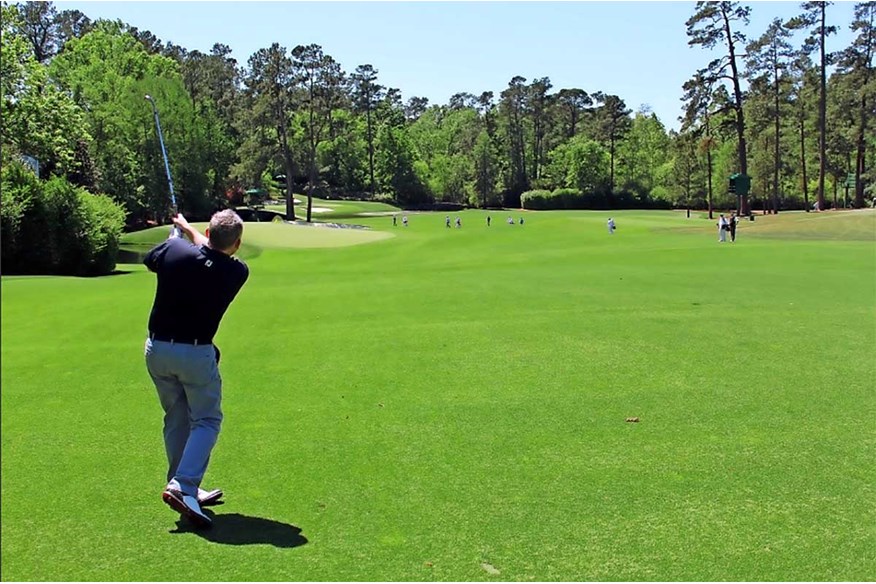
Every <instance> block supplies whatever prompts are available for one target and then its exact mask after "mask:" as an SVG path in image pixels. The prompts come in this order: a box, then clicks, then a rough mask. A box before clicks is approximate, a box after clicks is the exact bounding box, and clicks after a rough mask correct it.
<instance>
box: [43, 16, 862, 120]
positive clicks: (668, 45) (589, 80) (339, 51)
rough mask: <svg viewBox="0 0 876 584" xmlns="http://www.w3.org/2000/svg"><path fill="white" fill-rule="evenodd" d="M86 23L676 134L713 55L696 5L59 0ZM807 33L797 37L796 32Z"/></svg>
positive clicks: (424, 90) (832, 45)
mask: <svg viewBox="0 0 876 584" xmlns="http://www.w3.org/2000/svg"><path fill="white" fill-rule="evenodd" d="M55 4H56V6H57V7H58V8H59V9H74V8H75V9H78V10H80V11H82V12H83V13H85V14H86V15H87V16H88V17H90V18H91V19H97V18H110V19H121V20H123V21H124V22H127V23H128V24H131V25H133V26H136V27H137V28H139V29H145V30H149V31H151V32H152V33H153V34H155V35H156V36H157V37H159V38H160V39H161V40H162V41H172V42H173V43H175V44H177V45H181V46H183V47H185V48H187V49H189V50H194V49H198V50H200V51H204V52H207V51H209V50H210V48H211V47H212V46H213V44H214V43H217V42H220V43H223V44H226V45H228V46H229V47H231V49H232V51H233V56H234V58H235V59H237V61H238V63H239V64H241V65H244V64H246V61H247V60H248V59H249V57H250V55H252V54H253V53H254V52H255V51H257V50H258V49H260V48H264V47H268V46H270V45H271V44H272V43H274V42H278V43H280V44H281V45H283V46H285V47H287V48H288V49H290V50H291V49H292V48H293V47H295V46H296V45H299V44H310V43H316V44H319V45H321V46H322V48H323V51H324V52H326V53H327V54H330V55H331V56H332V57H334V58H335V60H337V61H338V62H339V63H340V64H341V66H342V67H343V68H344V70H345V71H347V72H351V71H353V70H354V69H355V68H356V66H358V65H361V64H364V63H370V64H371V65H373V66H374V67H375V68H376V69H377V70H378V71H379V74H378V82H379V83H381V84H382V85H384V86H387V87H397V88H399V89H401V91H402V96H403V98H404V99H405V100H407V99H408V98H410V97H412V96H415V95H416V96H424V97H428V98H429V101H430V103H440V104H445V103H447V101H448V99H449V98H450V96H451V95H453V94H454V93H457V92H460V91H467V92H469V93H474V94H476V95H477V94H480V93H481V92H482V91H493V92H494V94H495V95H496V97H498V95H499V93H500V92H501V91H502V90H503V89H505V88H506V87H507V86H508V81H510V80H511V78H512V77H514V76H515V75H520V76H523V77H525V78H526V79H527V80H532V79H535V78H540V77H549V78H550V80H551V82H552V83H553V89H552V91H554V92H555V91H558V90H559V89H561V88H564V87H579V88H581V89H584V90H585V91H588V92H594V91H603V92H605V93H614V94H616V95H619V96H620V97H621V98H622V99H623V100H624V101H625V102H626V104H627V106H628V107H630V108H631V109H633V110H634V111H635V110H638V109H639V108H640V106H642V105H643V104H647V105H648V106H650V107H651V109H652V110H653V111H654V112H655V113H656V114H657V116H658V117H659V118H660V120H661V121H662V122H663V123H664V125H666V127H667V128H677V127H678V122H677V118H678V116H679V115H681V102H680V97H681V94H682V91H681V86H682V84H683V83H684V82H685V81H686V80H687V79H688V78H690V77H691V75H692V74H693V73H694V72H695V71H696V70H697V69H698V68H700V67H703V66H705V65H706V64H707V63H708V62H709V60H710V59H711V58H713V56H712V55H711V54H710V53H709V52H708V51H705V50H703V49H700V48H693V47H688V46H687V35H686V29H685V21H686V20H687V19H688V18H689V17H690V16H691V15H692V14H693V13H694V7H695V3H694V2H240V1H238V2H231V1H228V2H215V1H213V2H210V1H205V2H112V1H109V2H87V1H56V2H55ZM748 5H749V6H751V11H752V14H751V24H750V26H749V27H748V28H747V29H746V31H745V32H746V34H747V35H748V38H749V40H752V39H754V38H757V37H759V36H760V35H761V34H763V32H764V31H765V30H766V28H767V26H768V24H769V22H770V21H771V20H772V19H773V18H774V17H780V18H782V19H787V18H789V17H791V16H794V15H796V14H798V13H799V11H800V9H799V3H797V2H750V3H748ZM853 8H854V4H853V3H852V2H837V3H836V4H834V5H833V6H830V7H829V8H828V19H829V20H830V23H832V24H836V25H838V26H840V27H841V29H842V30H841V31H840V33H839V34H837V35H834V36H831V37H829V38H828V45H827V48H828V50H829V51H832V50H839V49H842V48H844V47H846V46H847V45H848V44H849V43H850V42H851V40H852V38H853V37H852V34H851V32H849V30H848V25H849V23H850V22H851V20H852V16H853ZM798 36H801V35H798Z"/></svg>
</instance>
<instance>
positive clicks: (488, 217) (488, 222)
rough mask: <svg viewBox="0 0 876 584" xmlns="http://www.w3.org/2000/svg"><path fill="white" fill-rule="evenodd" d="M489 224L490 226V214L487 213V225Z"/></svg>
mask: <svg viewBox="0 0 876 584" xmlns="http://www.w3.org/2000/svg"><path fill="white" fill-rule="evenodd" d="M489 226H490V216H489V215H487V227H489Z"/></svg>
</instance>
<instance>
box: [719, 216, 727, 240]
mask: <svg viewBox="0 0 876 584" xmlns="http://www.w3.org/2000/svg"><path fill="white" fill-rule="evenodd" d="M728 229H730V225H729V224H728V223H727V218H726V217H724V215H723V213H722V214H721V215H720V216H719V217H718V243H724V242H725V241H727V230H728Z"/></svg>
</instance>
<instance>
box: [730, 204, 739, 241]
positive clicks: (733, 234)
mask: <svg viewBox="0 0 876 584" xmlns="http://www.w3.org/2000/svg"><path fill="white" fill-rule="evenodd" d="M737 223H739V216H738V215H736V211H734V212H732V213H730V223H729V224H728V229H729V230H730V243H733V242H734V241H736V224H737Z"/></svg>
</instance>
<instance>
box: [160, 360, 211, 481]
mask: <svg viewBox="0 0 876 584" xmlns="http://www.w3.org/2000/svg"><path fill="white" fill-rule="evenodd" d="M180 381H181V382H182V385H183V387H184V388H185V394H186V400H187V402H188V406H189V418H190V431H189V437H188V441H187V442H186V445H185V450H184V451H183V454H182V458H181V460H180V462H179V465H178V466H177V469H176V475H175V476H174V477H173V479H172V480H171V484H173V483H176V484H178V485H179V486H178V488H179V490H180V491H182V492H183V493H184V494H186V495H191V496H193V497H197V496H198V487H199V486H200V484H201V481H202V480H203V478H204V474H205V473H206V472H207V464H208V463H209V462H210V453H211V452H212V450H213V446H215V444H216V440H217V439H218V437H219V428H220V426H221V424H222V407H221V406H222V378H221V377H220V375H219V367H218V365H217V364H216V357H215V353H214V350H213V346H212V345H201V346H196V347H191V358H190V359H187V360H186V366H185V368H184V370H183V371H181V373H180Z"/></svg>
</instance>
